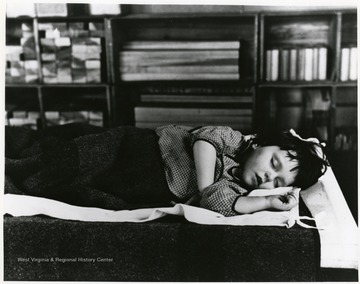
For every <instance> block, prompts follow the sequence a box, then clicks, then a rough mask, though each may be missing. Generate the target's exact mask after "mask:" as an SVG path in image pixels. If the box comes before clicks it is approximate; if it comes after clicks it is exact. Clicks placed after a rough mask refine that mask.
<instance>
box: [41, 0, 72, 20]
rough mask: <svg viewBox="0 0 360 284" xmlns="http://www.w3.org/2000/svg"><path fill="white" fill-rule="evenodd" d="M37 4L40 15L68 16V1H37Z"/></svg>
mask: <svg viewBox="0 0 360 284" xmlns="http://www.w3.org/2000/svg"><path fill="white" fill-rule="evenodd" d="M35 5H36V6H35V7H36V14H37V16H38V17H66V16H67V15H68V11H67V4H66V3H56V4H55V3H37V4H35Z"/></svg>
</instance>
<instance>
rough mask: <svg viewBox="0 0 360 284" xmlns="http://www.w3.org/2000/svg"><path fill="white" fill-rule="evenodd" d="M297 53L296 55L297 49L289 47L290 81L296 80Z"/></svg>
mask: <svg viewBox="0 0 360 284" xmlns="http://www.w3.org/2000/svg"><path fill="white" fill-rule="evenodd" d="M297 55H298V51H297V50H296V49H294V48H293V49H290V68H289V69H290V71H289V72H290V74H289V79H290V80H291V81H296V80H297V61H298V60H297Z"/></svg>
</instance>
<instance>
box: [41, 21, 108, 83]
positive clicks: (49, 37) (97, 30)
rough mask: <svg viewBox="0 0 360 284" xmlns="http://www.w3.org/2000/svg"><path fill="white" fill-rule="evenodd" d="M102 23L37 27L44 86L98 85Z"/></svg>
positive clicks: (54, 24)
mask: <svg viewBox="0 0 360 284" xmlns="http://www.w3.org/2000/svg"><path fill="white" fill-rule="evenodd" d="M103 36H104V26H103V24H102V23H93V22H90V23H84V22H70V23H60V22H59V23H39V38H40V49H41V63H42V75H43V82H44V83H45V84H54V83H55V84H56V83H100V82H101V52H102V46H101V38H102V37H103Z"/></svg>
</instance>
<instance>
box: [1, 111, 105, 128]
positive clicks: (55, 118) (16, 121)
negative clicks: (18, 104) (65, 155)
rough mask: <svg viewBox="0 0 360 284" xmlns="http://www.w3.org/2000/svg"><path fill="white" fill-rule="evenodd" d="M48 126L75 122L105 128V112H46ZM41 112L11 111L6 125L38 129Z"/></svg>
mask: <svg viewBox="0 0 360 284" xmlns="http://www.w3.org/2000/svg"><path fill="white" fill-rule="evenodd" d="M44 114H45V119H46V122H47V124H48V125H49V126H50V125H61V124H67V123H73V122H82V123H88V124H90V125H95V126H100V127H103V126H104V118H103V112H97V111H64V112H59V111H46V112H45V113H44ZM39 120H40V112H38V111H18V110H16V111H11V112H9V113H7V114H6V119H5V124H6V125H9V126H22V127H28V128H31V129H37V128H38V126H39V125H40V123H39Z"/></svg>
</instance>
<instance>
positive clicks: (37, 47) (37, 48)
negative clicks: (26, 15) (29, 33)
mask: <svg viewBox="0 0 360 284" xmlns="http://www.w3.org/2000/svg"><path fill="white" fill-rule="evenodd" d="M33 25H34V27H33V30H34V39H35V51H36V60H37V63H38V66H39V68H38V75H39V84H41V83H42V82H43V77H42V68H41V54H40V39H39V21H38V19H37V18H34V20H33Z"/></svg>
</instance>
